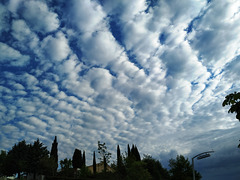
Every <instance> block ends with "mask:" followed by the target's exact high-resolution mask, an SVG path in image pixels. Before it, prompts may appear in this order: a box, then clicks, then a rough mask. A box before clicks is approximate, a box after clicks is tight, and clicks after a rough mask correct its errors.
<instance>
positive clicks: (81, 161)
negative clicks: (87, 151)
mask: <svg viewBox="0 0 240 180" xmlns="http://www.w3.org/2000/svg"><path fill="white" fill-rule="evenodd" d="M79 155H80V157H79V161H80V162H79V164H80V167H79V168H81V167H82V166H83V158H82V151H81V150H80V154H79Z"/></svg>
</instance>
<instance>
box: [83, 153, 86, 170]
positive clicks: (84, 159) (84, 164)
mask: <svg viewBox="0 0 240 180" xmlns="http://www.w3.org/2000/svg"><path fill="white" fill-rule="evenodd" d="M82 161H83V167H85V166H86V158H85V151H83V158H82Z"/></svg>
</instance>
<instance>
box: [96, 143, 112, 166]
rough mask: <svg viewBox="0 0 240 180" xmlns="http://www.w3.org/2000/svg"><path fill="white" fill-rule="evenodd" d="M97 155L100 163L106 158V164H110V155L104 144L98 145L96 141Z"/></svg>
mask: <svg viewBox="0 0 240 180" xmlns="http://www.w3.org/2000/svg"><path fill="white" fill-rule="evenodd" d="M98 154H99V155H100V157H99V160H100V162H104V158H106V163H107V164H108V163H109V162H110V158H111V155H112V154H111V153H110V152H108V150H107V146H106V144H105V143H100V141H98Z"/></svg>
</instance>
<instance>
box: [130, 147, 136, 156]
mask: <svg viewBox="0 0 240 180" xmlns="http://www.w3.org/2000/svg"><path fill="white" fill-rule="evenodd" d="M134 152H135V147H134V144H133V145H132V148H131V152H130V156H132V157H134Z"/></svg>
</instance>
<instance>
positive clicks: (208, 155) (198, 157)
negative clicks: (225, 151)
mask: <svg viewBox="0 0 240 180" xmlns="http://www.w3.org/2000/svg"><path fill="white" fill-rule="evenodd" d="M213 152H214V151H207V152H203V153H200V154H197V155H196V156H194V157H193V158H192V169H193V180H195V170H194V158H197V159H198V160H200V159H204V158H207V157H210V153H213Z"/></svg>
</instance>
